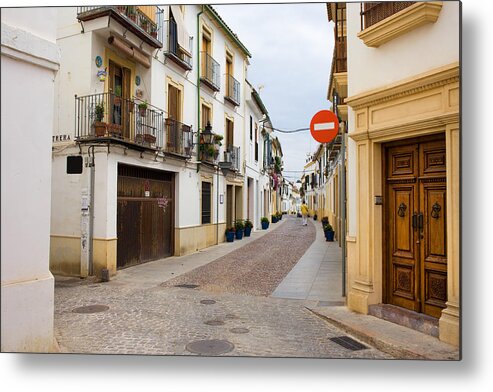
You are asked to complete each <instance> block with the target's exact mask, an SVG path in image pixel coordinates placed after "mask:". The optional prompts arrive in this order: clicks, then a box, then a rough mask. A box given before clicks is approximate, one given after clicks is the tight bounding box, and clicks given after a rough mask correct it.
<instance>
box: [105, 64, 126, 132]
mask: <svg viewBox="0 0 493 392" xmlns="http://www.w3.org/2000/svg"><path fill="white" fill-rule="evenodd" d="M109 68H110V71H109V80H108V87H109V92H110V93H112V94H110V96H109V100H108V105H109V117H110V123H112V124H116V125H119V126H120V129H121V133H122V135H123V137H124V138H127V139H128V138H130V123H131V121H130V110H129V102H130V96H131V91H130V90H131V87H130V79H131V71H130V70H129V69H128V68H125V67H122V66H120V65H119V64H117V63H115V62H113V61H111V60H110V62H109ZM118 97H119V98H120V99H118Z"/></svg>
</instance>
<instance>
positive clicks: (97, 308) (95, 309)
mask: <svg viewBox="0 0 493 392" xmlns="http://www.w3.org/2000/svg"><path fill="white" fill-rule="evenodd" d="M109 308H110V307H109V306H106V305H88V306H81V307H79V308H75V309H74V310H72V312H73V313H99V312H104V311H106V310H108V309H109Z"/></svg>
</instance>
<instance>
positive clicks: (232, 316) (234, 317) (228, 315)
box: [224, 313, 238, 319]
mask: <svg viewBox="0 0 493 392" xmlns="http://www.w3.org/2000/svg"><path fill="white" fill-rule="evenodd" d="M224 317H226V318H227V319H237V318H238V316H237V315H235V314H231V313H229V314H227V315H226V316H224Z"/></svg>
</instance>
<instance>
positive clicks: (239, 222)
mask: <svg viewBox="0 0 493 392" xmlns="http://www.w3.org/2000/svg"><path fill="white" fill-rule="evenodd" d="M235 229H236V239H237V240H241V239H242V238H243V230H244V229H245V224H244V223H243V221H242V220H241V219H237V220H235Z"/></svg>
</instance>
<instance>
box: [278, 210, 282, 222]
mask: <svg viewBox="0 0 493 392" xmlns="http://www.w3.org/2000/svg"><path fill="white" fill-rule="evenodd" d="M281 219H282V213H281V212H280V211H277V220H281Z"/></svg>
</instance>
